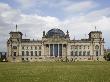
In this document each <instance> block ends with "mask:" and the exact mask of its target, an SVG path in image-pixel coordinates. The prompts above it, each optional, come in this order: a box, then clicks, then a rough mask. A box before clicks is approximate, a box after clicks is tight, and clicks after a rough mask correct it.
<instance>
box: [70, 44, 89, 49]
mask: <svg viewBox="0 0 110 82" xmlns="http://www.w3.org/2000/svg"><path fill="white" fill-rule="evenodd" d="M82 48H83V49H86V48H88V49H89V48H90V47H89V46H81V45H80V46H78V45H77V46H75V45H72V46H71V49H82Z"/></svg>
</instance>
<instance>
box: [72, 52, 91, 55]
mask: <svg viewBox="0 0 110 82" xmlns="http://www.w3.org/2000/svg"><path fill="white" fill-rule="evenodd" d="M71 56H90V51H87V52H86V51H83V52H82V51H79V52H78V51H75V52H74V51H71Z"/></svg>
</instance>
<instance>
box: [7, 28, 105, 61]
mask: <svg viewBox="0 0 110 82" xmlns="http://www.w3.org/2000/svg"><path fill="white" fill-rule="evenodd" d="M22 35H23V34H22V33H21V32H10V38H9V39H8V41H7V50H8V51H7V52H8V53H7V54H8V61H10V62H22V61H30V62H34V61H95V60H96V61H104V58H103V56H104V39H103V38H102V32H101V31H91V32H90V33H89V38H88V39H81V40H70V37H69V32H68V31H67V33H64V32H63V31H62V30H60V29H51V30H49V31H48V32H47V33H45V31H43V37H42V40H30V39H23V38H22Z"/></svg>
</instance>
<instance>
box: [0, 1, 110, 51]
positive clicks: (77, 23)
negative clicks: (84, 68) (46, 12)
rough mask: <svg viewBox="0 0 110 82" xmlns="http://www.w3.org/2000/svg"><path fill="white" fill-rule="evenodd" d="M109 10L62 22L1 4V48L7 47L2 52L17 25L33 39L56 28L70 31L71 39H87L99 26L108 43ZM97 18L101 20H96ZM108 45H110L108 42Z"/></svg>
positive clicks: (74, 17) (93, 12)
mask: <svg viewBox="0 0 110 82" xmlns="http://www.w3.org/2000/svg"><path fill="white" fill-rule="evenodd" d="M108 10H109V8H106V9H101V10H97V11H92V12H91V13H88V14H85V15H82V16H77V17H76V16H73V17H71V18H69V19H65V20H62V21H61V20H60V19H59V18H57V17H52V16H39V15H37V14H34V15H26V14H23V13H21V12H20V11H18V10H15V9H13V8H11V7H10V6H9V5H8V4H4V3H0V37H1V38H2V40H0V46H3V45H5V46H3V49H1V50H5V49H4V48H6V41H7V39H8V37H9V34H8V33H9V32H10V31H11V30H14V29H15V27H14V25H15V24H16V23H17V24H18V30H19V31H21V32H23V34H25V33H26V35H27V38H31V39H32V38H34V39H38V38H41V37H42V31H43V30H46V32H47V31H48V30H50V29H51V28H55V27H56V26H57V28H60V29H62V30H63V31H64V32H66V30H69V32H70V36H71V39H73V38H74V36H76V39H81V38H84V37H85V33H86V34H88V33H89V32H90V31H92V30H94V27H95V26H98V29H99V30H102V32H103V33H104V37H105V40H106V41H107V42H108V41H109V40H110V39H108V35H107V33H106V32H108V31H109V30H110V28H109V26H110V17H108V16H109V13H108V14H106V12H108ZM97 16H98V17H99V19H96V17H97ZM108 34H110V33H108ZM23 37H24V36H23ZM24 38H26V37H24ZM107 44H110V43H109V42H108V43H107Z"/></svg>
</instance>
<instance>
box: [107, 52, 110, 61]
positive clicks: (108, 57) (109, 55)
mask: <svg viewBox="0 0 110 82" xmlns="http://www.w3.org/2000/svg"><path fill="white" fill-rule="evenodd" d="M107 61H110V53H108V54H107Z"/></svg>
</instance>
